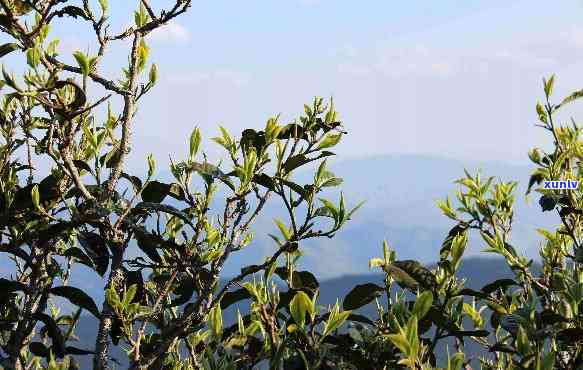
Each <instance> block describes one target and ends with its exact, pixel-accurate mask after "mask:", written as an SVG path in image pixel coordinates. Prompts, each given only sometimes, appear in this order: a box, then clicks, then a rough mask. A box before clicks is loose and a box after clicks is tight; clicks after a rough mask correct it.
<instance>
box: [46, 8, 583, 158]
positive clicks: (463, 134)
mask: <svg viewBox="0 0 583 370" xmlns="http://www.w3.org/2000/svg"><path fill="white" fill-rule="evenodd" d="M111 3H112V5H111V7H112V13H113V14H114V16H112V21H113V24H114V26H113V27H112V29H113V30H115V29H116V27H117V28H118V29H119V28H121V26H123V25H124V24H129V22H130V21H131V10H132V9H133V8H134V6H135V5H136V4H137V1H124V2H121V1H120V2H113V1H112V2H111ZM169 3H171V2H170V1H169V0H165V1H153V2H152V4H153V6H154V7H156V8H157V9H161V8H162V6H163V5H167V4H169ZM549 5H550V3H549V2H548V1H519V0H506V1H499V0H493V1H476V0H464V1H461V0H444V1H439V2H437V1H409V2H389V1H363V2H354V1H343V0H342V1H340V0H336V1H333V0H285V1H284V0H280V1H267V0H264V1H225V0H222V1H219V0H217V1H196V2H194V5H193V7H192V8H191V9H190V11H189V13H187V14H186V15H184V16H181V17H180V18H178V19H177V20H176V21H175V22H173V23H172V24H169V25H168V26H166V27H164V28H163V29H161V30H159V31H157V32H156V33H155V34H153V35H151V36H150V37H149V43H150V46H151V48H152V51H151V57H152V59H151V60H152V61H154V62H156V63H157V64H158V65H159V69H160V74H161V79H160V83H159V85H158V86H157V87H156V89H155V90H154V91H153V92H152V93H151V94H150V95H149V96H148V97H146V98H145V99H144V100H143V102H142V106H141V108H140V111H139V115H138V122H137V123H136V128H137V130H136V136H135V140H136V142H137V143H138V144H137V145H136V146H135V148H134V151H133V153H132V162H131V163H133V164H135V165H136V166H139V167H141V166H142V162H141V160H142V159H143V158H144V157H145V156H146V155H147V154H148V153H149V152H153V153H154V154H155V155H156V157H157V158H159V160H160V161H161V162H162V163H164V162H165V161H167V157H168V153H169V152H172V153H184V152H185V151H186V138H187V137H188V135H189V133H190V131H191V129H192V127H193V126H194V125H198V126H200V127H201V128H202V129H203V133H204V134H205V136H206V137H207V138H208V137H212V136H214V135H215V133H216V127H217V125H218V124H219V123H220V124H224V125H225V126H226V127H227V128H229V129H231V130H233V131H234V132H240V131H241V130H242V129H243V128H244V127H262V126H263V125H264V122H265V120H266V119H267V118H268V117H269V116H272V115H276V114H278V113H281V114H282V117H283V118H284V120H291V119H293V118H294V117H296V116H297V115H298V114H299V113H300V112H301V110H302V105H303V103H304V102H308V101H310V100H311V99H312V97H313V96H315V95H318V96H325V97H327V96H334V98H335V100H336V103H337V109H338V111H339V112H340V114H341V118H343V120H344V122H345V125H346V127H347V129H348V130H349V132H350V134H349V135H348V136H347V137H346V140H344V142H343V143H342V144H341V146H339V148H338V150H337V151H338V152H339V154H341V155H342V156H343V157H367V156H370V155H378V154H388V153H423V154H430V155H440V156H447V157H453V158H458V159H481V160H487V159H491V160H504V161H510V162H526V158H527V157H526V151H527V150H528V149H529V148H530V147H531V146H532V145H533V144H538V143H540V144H545V141H544V133H543V132H541V131H540V130H539V129H536V128H535V127H534V123H535V119H536V115H535V114H534V105H535V103H536V100H537V99H540V98H541V90H542V89H541V78H542V77H543V76H547V75H550V74H551V73H556V74H557V87H556V91H557V94H558V95H559V96H561V95H562V94H567V93H568V92H571V91H572V90H575V89H578V88H581V87H583V76H581V74H580V72H579V71H580V70H581V67H582V64H581V62H580V61H581V57H583V25H582V22H581V19H583V18H582V16H583V3H582V2H581V1H580V0H577V1H575V0H564V1H561V2H555V3H553V6H549ZM124 14H128V17H127V18H125V17H123V16H122V15H124ZM59 22H61V23H60V24H59V25H57V29H56V34H58V35H60V38H61V44H62V46H63V49H62V50H63V58H71V57H70V54H71V53H72V52H73V51H74V50H77V49H81V50H86V49H87V48H88V47H89V45H93V44H92V42H91V39H90V33H89V32H86V31H87V30H85V31H83V30H82V29H79V28H77V27H75V28H73V27H72V26H71V24H70V23H69V22H67V21H64V20H63V21H61V20H59ZM93 48H95V46H93ZM89 49H90V50H91V47H90V48H89ZM116 50H119V49H118V48H115V47H114V48H112V50H111V56H110V57H109V59H107V60H106V63H105V69H106V73H113V75H114V76H115V75H116V74H119V66H120V64H124V62H125V57H120V56H119V55H115V52H116ZM67 54H68V55H69V56H66V55H67ZM573 112H577V110H575V111H573ZM573 112H566V114H565V115H564V117H563V118H564V119H568V118H570V117H569V114H571V113H573ZM208 151H209V152H210V153H211V154H213V153H214V154H216V153H217V152H216V151H215V147H214V146H213V144H210V143H209V146H208ZM176 156H179V154H176Z"/></svg>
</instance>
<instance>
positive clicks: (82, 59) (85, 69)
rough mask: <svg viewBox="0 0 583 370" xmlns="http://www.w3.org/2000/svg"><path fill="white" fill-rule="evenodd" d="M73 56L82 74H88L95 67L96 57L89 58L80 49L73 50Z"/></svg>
mask: <svg viewBox="0 0 583 370" xmlns="http://www.w3.org/2000/svg"><path fill="white" fill-rule="evenodd" d="M73 57H75V60H76V61H77V64H78V65H79V69H81V73H82V74H83V76H88V75H89V74H90V73H91V72H92V71H93V68H95V64H96V63H97V57H91V58H90V57H88V56H87V55H85V54H84V53H83V52H81V51H76V52H74V53H73Z"/></svg>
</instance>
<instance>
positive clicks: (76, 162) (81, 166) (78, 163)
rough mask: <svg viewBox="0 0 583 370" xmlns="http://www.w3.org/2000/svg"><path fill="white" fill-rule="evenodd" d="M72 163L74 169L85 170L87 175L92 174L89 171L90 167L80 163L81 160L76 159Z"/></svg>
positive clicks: (90, 170) (91, 171) (82, 162)
mask: <svg viewBox="0 0 583 370" xmlns="http://www.w3.org/2000/svg"><path fill="white" fill-rule="evenodd" d="M73 163H74V164H75V167H77V168H79V169H82V170H85V171H87V172H89V173H93V170H92V169H91V167H90V166H89V165H88V164H87V163H86V162H84V161H81V160H78V159H75V160H74V161H73Z"/></svg>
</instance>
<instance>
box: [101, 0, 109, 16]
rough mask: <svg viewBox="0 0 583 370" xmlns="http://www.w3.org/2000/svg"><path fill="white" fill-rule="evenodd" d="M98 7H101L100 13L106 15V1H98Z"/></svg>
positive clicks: (107, 8) (107, 6)
mask: <svg viewBox="0 0 583 370" xmlns="http://www.w3.org/2000/svg"><path fill="white" fill-rule="evenodd" d="M99 6H101V11H102V12H103V14H107V11H108V10H109V4H108V2H107V0H99Z"/></svg>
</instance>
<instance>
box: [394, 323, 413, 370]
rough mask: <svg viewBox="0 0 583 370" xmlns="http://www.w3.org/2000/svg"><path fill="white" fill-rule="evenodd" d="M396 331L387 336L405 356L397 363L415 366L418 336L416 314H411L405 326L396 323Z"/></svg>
mask: <svg viewBox="0 0 583 370" xmlns="http://www.w3.org/2000/svg"><path fill="white" fill-rule="evenodd" d="M397 325H398V333H397V334H391V335H389V336H388V338H389V340H390V341H391V342H392V343H393V344H394V345H395V346H396V347H397V348H399V350H401V352H403V354H404V355H405V356H407V358H404V359H402V360H400V361H399V362H398V363H399V364H401V365H407V366H410V367H415V365H416V362H417V357H418V355H419V336H418V332H417V316H415V315H412V316H411V318H410V319H409V321H408V322H407V325H406V326H405V328H402V327H401V326H400V325H399V324H398V323H397Z"/></svg>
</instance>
